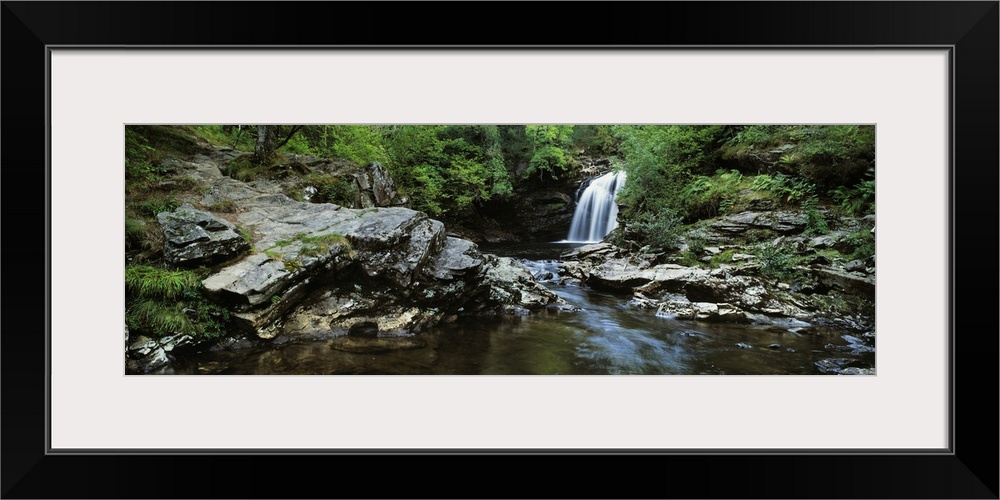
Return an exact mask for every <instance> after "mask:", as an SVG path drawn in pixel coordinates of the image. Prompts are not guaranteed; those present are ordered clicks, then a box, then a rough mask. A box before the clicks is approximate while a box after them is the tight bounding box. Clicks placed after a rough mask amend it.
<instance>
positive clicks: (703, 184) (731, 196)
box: [681, 170, 743, 218]
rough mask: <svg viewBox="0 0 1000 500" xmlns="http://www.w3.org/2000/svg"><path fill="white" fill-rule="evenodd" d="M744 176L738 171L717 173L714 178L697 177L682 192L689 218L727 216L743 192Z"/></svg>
mask: <svg viewBox="0 0 1000 500" xmlns="http://www.w3.org/2000/svg"><path fill="white" fill-rule="evenodd" d="M742 184H743V174H741V173H739V172H738V171H736V170H730V171H728V172H727V171H724V170H720V171H718V172H716V174H715V175H714V176H713V177H706V176H703V175H699V176H695V177H694V178H693V179H692V180H691V182H690V183H688V184H687V186H685V187H684V188H683V189H682V190H681V199H682V201H683V203H684V208H685V210H686V212H687V214H688V216H689V217H692V218H707V217H715V216H717V215H720V214H725V213H726V212H727V210H728V209H729V207H731V206H732V204H733V202H734V201H735V200H736V199H737V198H739V196H740V191H741V190H742Z"/></svg>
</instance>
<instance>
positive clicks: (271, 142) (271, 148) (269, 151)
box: [253, 125, 303, 165]
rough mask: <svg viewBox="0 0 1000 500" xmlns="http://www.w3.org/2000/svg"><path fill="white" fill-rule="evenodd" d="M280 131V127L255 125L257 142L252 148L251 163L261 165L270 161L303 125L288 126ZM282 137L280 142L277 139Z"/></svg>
mask: <svg viewBox="0 0 1000 500" xmlns="http://www.w3.org/2000/svg"><path fill="white" fill-rule="evenodd" d="M288 127H290V128H287V129H284V130H282V126H281V125H257V142H256V144H254V148H253V163H254V164H255V165H263V164H265V163H267V162H269V161H270V160H271V157H272V156H274V152H275V151H277V150H278V148H280V147H281V146H284V145H285V144H286V143H288V140H289V139H291V138H292V136H293V135H295V133H296V132H298V131H299V130H301V129H302V127H303V125H290V126H288ZM282 135H284V137H285V138H284V139H282V140H281V141H280V142H279V141H277V138H278V137H280V136H282Z"/></svg>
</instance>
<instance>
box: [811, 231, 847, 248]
mask: <svg viewBox="0 0 1000 500" xmlns="http://www.w3.org/2000/svg"><path fill="white" fill-rule="evenodd" d="M846 236H847V233H846V232H843V231H833V232H830V233H827V234H824V235H821V236H816V237H814V238H810V239H809V241H808V243H806V245H807V246H808V247H809V248H813V249H816V250H823V249H827V248H843V245H842V244H843V242H844V238H845V237H846Z"/></svg>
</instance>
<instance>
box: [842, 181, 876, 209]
mask: <svg viewBox="0 0 1000 500" xmlns="http://www.w3.org/2000/svg"><path fill="white" fill-rule="evenodd" d="M832 195H833V199H834V201H836V202H837V203H838V204H839V205H840V209H841V210H842V211H843V212H844V213H845V214H848V215H853V216H858V215H866V214H870V213H875V181H861V182H859V183H857V184H855V185H854V187H852V188H847V187H843V186H841V187H838V188H836V189H834V190H833V192H832Z"/></svg>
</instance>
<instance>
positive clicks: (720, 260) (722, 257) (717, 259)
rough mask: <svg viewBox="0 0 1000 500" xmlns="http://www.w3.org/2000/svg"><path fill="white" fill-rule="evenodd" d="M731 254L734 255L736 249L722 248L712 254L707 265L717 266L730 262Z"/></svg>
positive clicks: (731, 261)
mask: <svg viewBox="0 0 1000 500" xmlns="http://www.w3.org/2000/svg"><path fill="white" fill-rule="evenodd" d="M733 255H736V251H735V250H733V249H728V250H723V251H721V252H719V253H717V254H715V255H713V256H712V258H711V260H709V262H708V263H709V265H710V266H711V267H719V266H720V265H722V264H732V263H733Z"/></svg>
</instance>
